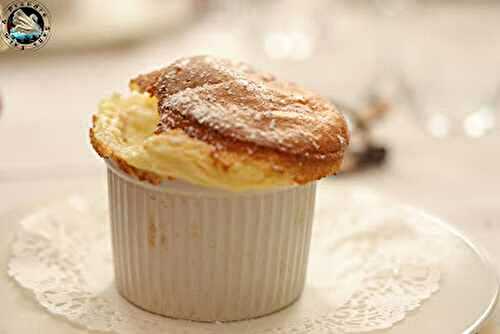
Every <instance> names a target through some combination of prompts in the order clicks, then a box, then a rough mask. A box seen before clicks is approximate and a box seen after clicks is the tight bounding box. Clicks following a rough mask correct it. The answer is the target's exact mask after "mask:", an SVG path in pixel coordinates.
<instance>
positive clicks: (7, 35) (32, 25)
mask: <svg viewBox="0 0 500 334" xmlns="http://www.w3.org/2000/svg"><path fill="white" fill-rule="evenodd" d="M1 23H2V25H1V27H2V39H3V40H4V41H5V42H6V44H7V45H8V46H10V47H13V48H15V49H20V50H25V49H37V48H40V47H41V46H42V45H44V44H45V42H46V41H47V39H48V37H49V34H50V30H51V27H50V23H49V15H48V12H47V9H46V8H45V7H44V6H43V5H42V4H40V3H38V2H35V1H33V0H31V1H14V2H12V3H10V4H9V5H7V6H6V7H4V14H3V15H2V17H1Z"/></svg>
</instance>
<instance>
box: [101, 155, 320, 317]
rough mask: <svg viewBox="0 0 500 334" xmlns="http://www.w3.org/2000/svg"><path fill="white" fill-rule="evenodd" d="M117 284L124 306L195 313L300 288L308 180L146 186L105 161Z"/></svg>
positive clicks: (259, 304)
mask: <svg viewBox="0 0 500 334" xmlns="http://www.w3.org/2000/svg"><path fill="white" fill-rule="evenodd" d="M108 187H109V202H110V212H111V225H112V238H113V252H114V263H115V276H116V284H117V287H118V290H119V292H120V293H121V295H122V296H123V297H125V298H126V299H127V300H129V301H130V302H132V303H133V304H135V305H137V306H139V307H141V308H143V309H145V310H147V311H150V312H154V313H158V314H161V315H165V316H169V317H173V318H180V319H189V320H196V321H232V320H242V319H249V318H254V317H258V316H262V315H265V314H269V313H272V312H275V311H278V310H280V309H282V308H284V307H286V306H287V305H290V304H291V303H293V302H294V301H295V300H296V299H297V298H298V297H299V296H300V294H301V292H302V290H303V287H304V281H305V276H306V267H307V258H308V253H309V243H310V238H311V227H312V220H313V209H314V200H315V191H316V189H315V188H316V185H315V183H310V184H308V185H305V186H300V187H292V188H286V189H279V190H270V191H258V192H244V193H233V192H226V191H220V190H214V189H208V188H203V187H198V186H193V185H190V184H187V183H183V182H179V181H169V182H165V183H164V184H162V185H161V186H153V185H150V184H146V183H143V182H140V181H137V180H135V179H134V178H132V177H130V176H128V175H126V174H125V173H123V172H122V171H121V170H119V169H118V168H116V167H114V166H113V164H112V163H110V162H109V161H108Z"/></svg>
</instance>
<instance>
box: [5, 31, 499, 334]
mask: <svg viewBox="0 0 500 334" xmlns="http://www.w3.org/2000/svg"><path fill="white" fill-rule="evenodd" d="M204 29H207V25H206V24H205V25H201V28H198V30H197V31H193V32H186V33H180V34H179V36H177V37H172V39H171V40H165V41H162V42H161V43H159V42H158V41H154V42H151V43H143V44H141V45H139V46H129V47H125V46H124V47H121V48H119V49H116V48H115V49H107V50H95V51H80V52H77V53H70V52H68V53H67V54H62V53H60V54H49V52H46V53H45V52H44V51H43V50H41V51H40V52H38V53H37V54H36V55H33V54H19V55H16V56H12V55H8V54H7V55H4V54H2V55H0V79H1V80H0V96H1V97H2V99H3V101H2V102H3V105H4V108H3V109H4V110H3V114H2V115H1V117H0V152H2V158H0V215H4V216H5V215H9V213H10V214H13V212H15V211H16V208H18V207H20V206H24V207H26V206H29V205H30V204H32V203H37V202H38V203H39V202H41V201H47V200H50V198H53V197H55V196H56V195H60V194H63V193H65V192H71V191H72V190H75V189H78V188H79V187H81V185H82V184H93V183H97V182H102V181H103V175H104V166H103V164H102V162H101V161H99V159H97V157H96V154H95V153H94V152H93V151H92V149H91V148H90V145H89V144H88V140H87V132H88V130H87V129H88V126H89V123H90V115H91V113H92V112H93V110H95V107H96V104H97V103H98V101H99V99H100V98H101V97H103V96H105V95H109V94H111V93H112V92H114V91H121V92H125V89H126V86H127V80H128V79H129V78H130V77H132V76H133V75H135V74H137V73H140V72H144V71H147V70H149V69H153V68H155V67H158V66H161V65H164V64H166V63H169V62H170V61H171V60H173V59H175V58H176V57H179V56H183V55H187V54H199V53H209V54H219V55H225V56H229V57H236V58H243V59H250V60H252V58H253V56H254V54H251V53H248V52H247V51H248V50H246V49H245V45H242V44H244V43H242V42H241V41H237V40H234V39H231V38H230V35H224V34H222V33H214V34H213V35H211V37H206V36H205V35H202V34H200V31H203V30H204ZM189 33H190V34H192V36H190V37H189V38H186V34H189ZM200 36H205V37H203V38H201V37H200ZM253 62H257V63H260V64H261V65H262V66H261V67H264V68H266V69H269V70H273V71H274V72H276V73H277V74H280V75H282V76H284V77H287V78H291V79H293V78H295V79H296V78H300V80H296V81H300V82H302V83H304V84H306V85H308V86H312V87H313V88H317V89H319V90H320V91H322V92H323V93H325V94H330V93H331V92H329V91H327V90H326V88H325V87H329V86H328V84H329V81H328V80H329V78H330V77H331V76H328V75H318V71H316V72H315V71H311V68H314V64H311V63H309V64H307V63H306V64H302V65H300V66H294V65H293V64H289V65H288V67H287V66H285V65H287V64H276V62H266V61H264V60H262V59H260V60H256V61H253ZM320 73H321V72H320ZM375 133H376V135H377V136H378V138H380V140H381V141H382V142H385V143H387V145H388V147H389V149H390V159H389V162H388V164H387V165H386V166H384V167H383V168H380V169H374V170H369V171H366V172H362V173H358V174H353V175H345V176H339V177H337V178H336V179H334V180H332V182H341V183H346V184H352V185H362V186H365V187H369V188H373V189H376V190H378V191H380V192H382V193H384V194H386V195H387V196H390V197H393V198H395V199H397V200H399V201H402V202H406V203H408V204H411V205H413V206H416V207H419V208H422V209H423V210H425V211H428V212H430V213H432V214H434V215H437V216H439V217H441V218H443V219H444V220H446V221H449V222H451V223H452V224H454V225H456V226H457V227H459V228H460V229H462V230H463V231H465V232H466V234H467V235H469V236H470V237H471V239H472V240H475V241H476V242H477V243H479V244H480V245H482V246H483V247H484V248H486V249H487V250H488V251H489V253H490V254H491V257H492V260H493V262H494V264H495V266H496V268H497V270H498V271H499V272H500V219H499V217H500V190H499V186H500V155H499V153H500V151H499V145H500V135H499V134H498V133H497V134H492V135H490V136H487V137H483V138H480V139H466V138H462V137H454V138H449V139H445V140H437V139H434V138H431V137H429V136H428V135H426V134H425V133H424V132H423V131H422V129H421V128H420V126H419V125H418V123H417V122H416V121H415V119H414V118H413V117H412V116H411V115H408V114H406V113H404V112H398V111H395V112H394V113H393V114H391V115H390V116H389V117H388V118H387V119H386V120H385V121H384V122H383V123H381V124H380V126H379V127H378V128H377V129H376V131H375ZM4 248H6V245H2V251H5V250H4ZM0 265H1V266H2V268H5V263H0ZM464 269H466V268H464ZM2 275H3V274H2ZM0 295H2V296H3V295H6V296H7V295H8V296H10V297H9V298H16V299H22V298H24V299H26V300H25V301H23V303H25V304H26V314H24V315H19V316H18V319H19V320H22V319H23V318H25V319H30V314H33V313H34V312H39V308H38V306H37V305H35V304H34V303H32V302H30V300H29V298H26V297H25V296H22V294H16V295H12V294H8V293H7V292H6V291H0ZM37 321H39V327H40V328H43V329H44V330H43V332H50V333H56V330H58V331H59V332H61V333H63V332H64V333H69V332H71V333H73V332H74V333H80V332H82V331H81V330H78V329H74V328H72V327H71V326H69V325H66V324H61V321H59V320H56V319H53V318H52V317H50V316H49V315H47V316H46V317H38V318H37ZM13 328H16V329H19V327H14V325H13V324H12V320H11V319H10V318H8V317H7V316H6V314H5V313H4V312H0V333H2V334H3V333H13V331H12V330H13ZM17 332H22V331H19V330H18V331H17ZM41 332H42V330H41ZM481 333H482V334H491V333H500V310H498V309H497V311H496V313H495V314H494V317H493V319H492V320H491V321H490V323H489V324H488V325H487V327H485V328H484V329H483V330H482V331H481Z"/></svg>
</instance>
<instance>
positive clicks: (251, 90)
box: [159, 57, 346, 154]
mask: <svg viewBox="0 0 500 334" xmlns="http://www.w3.org/2000/svg"><path fill="white" fill-rule="evenodd" d="M174 68H175V69H176V70H175V71H176V74H173V72H172V71H166V75H165V76H163V77H162V78H161V80H159V86H160V89H159V90H160V91H161V92H162V95H161V96H160V99H159V100H160V104H159V107H160V108H159V110H160V113H161V116H162V117H161V122H162V130H164V129H169V128H175V126H176V122H175V120H174V118H175V117H178V116H176V115H182V116H183V117H185V118H187V119H192V120H195V121H196V122H197V123H198V124H200V125H202V126H204V127H207V128H209V129H212V130H215V131H217V132H219V133H220V134H222V135H224V136H229V137H231V138H235V139H238V140H241V141H246V142H251V143H254V144H256V145H259V146H264V147H270V148H275V149H278V150H284V151H285V150H286V151H287V152H291V153H294V154H299V153H304V154H305V153H307V154H309V153H315V154H316V153H318V154H320V153H328V152H334V151H338V150H339V149H343V146H344V144H345V143H346V140H345V138H344V137H343V136H342V135H339V134H338V133H339V132H342V129H341V128H342V127H343V126H345V122H344V120H343V119H342V117H339V114H338V113H337V111H335V109H333V107H332V106H331V105H329V104H328V103H327V102H326V101H324V100H322V99H319V98H318V97H316V96H314V95H311V98H310V97H309V96H308V94H309V93H307V92H305V91H302V90H300V89H298V88H297V87H295V86H287V85H285V84H283V83H280V82H277V81H274V78H273V77H270V76H264V75H260V74H258V73H256V72H254V71H252V70H251V69H250V68H249V67H247V66H243V65H241V64H239V63H234V62H229V61H226V60H220V59H216V58H211V57H195V58H190V59H183V60H180V61H178V62H176V63H175V64H174ZM187 131H188V132H189V129H187ZM332 134H336V135H333V136H332Z"/></svg>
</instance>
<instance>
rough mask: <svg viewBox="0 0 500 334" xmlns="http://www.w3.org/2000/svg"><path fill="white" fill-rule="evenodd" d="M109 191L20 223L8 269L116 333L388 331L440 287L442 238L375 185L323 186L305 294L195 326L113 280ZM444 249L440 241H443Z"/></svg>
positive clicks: (66, 314)
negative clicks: (272, 307)
mask: <svg viewBox="0 0 500 334" xmlns="http://www.w3.org/2000/svg"><path fill="white" fill-rule="evenodd" d="M105 203H106V199H105V196H104V194H100V195H98V196H97V195H96V194H92V195H74V196H71V197H69V198H67V199H66V200H64V201H60V202H56V203H54V204H52V205H49V206H46V207H43V208H41V209H38V210H37V211H35V212H33V213H32V214H31V215H30V216H29V217H27V218H25V219H24V220H23V221H22V222H21V227H20V231H19V233H18V236H17V239H16V241H15V242H14V245H13V251H12V257H11V259H10V262H9V267H8V270H9V275H10V276H11V277H13V278H14V279H15V280H16V281H17V282H18V283H19V284H20V285H21V286H22V287H24V288H25V289H28V290H30V291H31V292H32V293H33V295H34V296H35V298H36V300H37V301H38V303H40V304H41V305H42V306H43V307H44V308H45V309H47V310H48V311H49V312H50V313H52V314H55V315H58V316H61V317H63V318H65V319H67V320H69V321H70V322H72V323H74V324H77V325H80V326H83V327H84V328H88V329H91V330H98V331H103V332H117V333H125V334H129V333H130V334H131V333H167V334H171V333H172V334H176V333H186V334H191V333H193V334H195V333H202V334H208V333H256V334H259V333H297V334H298V333H300V334H307V333H318V332H319V333H324V332H328V333H333V334H335V333H361V332H369V331H373V330H377V329H384V328H389V327H391V326H392V325H394V324H395V323H396V322H398V321H401V320H402V319H404V318H405V316H406V315H407V314H408V312H410V311H414V310H416V309H417V308H419V307H420V306H421V305H422V303H423V302H424V301H425V300H426V299H428V298H429V297H430V296H431V295H432V294H433V293H434V292H435V291H437V290H438V288H439V281H440V270H439V267H440V261H441V260H442V259H443V257H444V256H445V255H444V254H443V247H442V243H443V242H445V241H444V240H443V238H446V236H445V235H443V234H440V233H439V231H438V229H433V227H432V224H422V220H425V217H424V216H422V215H421V214H419V213H418V212H415V211H414V210H412V209H408V208H404V207H399V206H395V205H392V204H390V203H389V202H388V201H384V200H381V199H379V198H378V197H377V196H375V195H373V194H371V193H370V192H367V191H364V190H360V189H356V190H345V189H344V190H334V189H331V188H327V187H319V194H318V204H317V208H316V218H315V219H316V220H315V226H314V231H313V240H312V242H311V254H310V261H309V268H308V279H307V284H306V288H305V291H304V294H303V296H302V298H301V299H300V300H299V301H298V302H297V303H295V304H294V305H293V306H291V307H289V308H288V309H286V310H284V311H281V312H278V313H276V314H273V315H270V316H267V317H263V318H260V319H256V320H250V321H243V322H233V323H224V324H222V323H216V324H207V323H195V322H190V321H182V320H173V319H168V318H164V317H161V316H157V315H153V314H150V313H148V312H145V311H142V310H141V309H138V308H136V307H134V306H132V305H131V304H129V303H128V302H126V301H125V300H124V299H123V298H121V297H120V296H119V294H118V293H117V291H116V290H115V288H114V284H113V269H112V258H111V256H112V254H111V246H110V244H111V243H110V231H109V230H108V222H107V211H106V208H105ZM440 246H441V247H440Z"/></svg>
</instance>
